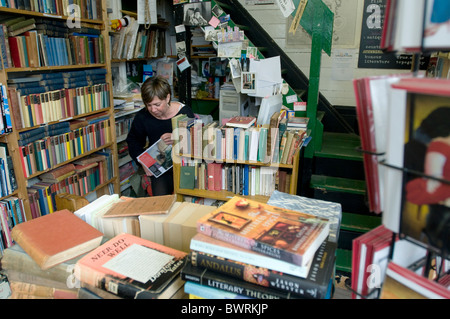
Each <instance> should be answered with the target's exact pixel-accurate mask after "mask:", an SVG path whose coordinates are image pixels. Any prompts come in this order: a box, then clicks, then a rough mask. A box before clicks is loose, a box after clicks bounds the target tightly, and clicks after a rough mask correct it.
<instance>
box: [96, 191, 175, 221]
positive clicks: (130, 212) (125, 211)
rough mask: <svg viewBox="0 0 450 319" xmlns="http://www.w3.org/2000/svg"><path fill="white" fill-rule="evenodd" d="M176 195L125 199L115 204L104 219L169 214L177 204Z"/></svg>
mask: <svg viewBox="0 0 450 319" xmlns="http://www.w3.org/2000/svg"><path fill="white" fill-rule="evenodd" d="M175 200H176V197H175V195H162V196H151V197H141V198H123V197H121V201H119V202H117V203H115V204H114V205H113V206H112V207H111V208H110V209H109V210H108V211H107V212H106V213H105V215H103V217H121V216H138V215H155V214H167V213H168V212H169V210H170V208H171V207H172V205H173V203H174V202H175Z"/></svg>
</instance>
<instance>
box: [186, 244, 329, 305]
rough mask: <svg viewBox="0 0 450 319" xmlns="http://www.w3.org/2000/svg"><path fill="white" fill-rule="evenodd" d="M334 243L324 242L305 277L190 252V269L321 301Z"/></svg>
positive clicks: (326, 288)
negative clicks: (202, 269) (203, 270)
mask: <svg viewBox="0 0 450 319" xmlns="http://www.w3.org/2000/svg"><path fill="white" fill-rule="evenodd" d="M335 253H336V243H333V242H330V241H328V240H326V241H324V242H323V243H322V245H321V246H320V248H319V249H318V250H317V252H316V254H315V256H314V259H313V260H312V261H311V264H310V265H309V266H308V267H306V268H307V270H306V273H307V275H306V276H305V277H304V278H302V277H299V276H294V275H290V274H286V273H282V272H278V271H273V270H270V269H268V268H266V267H270V266H271V265H270V264H269V263H268V264H267V265H266V267H257V266H254V265H251V264H244V263H242V262H238V261H235V260H231V259H227V258H222V257H218V256H215V255H212V254H206V253H202V252H197V251H192V253H191V262H192V265H193V266H198V267H200V268H205V269H208V270H211V271H214V272H218V273H222V274H224V275H227V276H230V277H233V278H236V279H239V280H243V281H245V282H249V283H252V284H255V285H258V286H262V287H267V288H271V289H275V290H279V291H284V292H289V293H291V294H293V295H298V296H301V297H306V298H319V299H322V298H325V296H326V294H327V290H328V286H329V283H330V279H331V276H332V273H333V271H334V260H335Z"/></svg>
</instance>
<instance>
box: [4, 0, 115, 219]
mask: <svg viewBox="0 0 450 319" xmlns="http://www.w3.org/2000/svg"><path fill="white" fill-rule="evenodd" d="M99 5H101V12H99V11H98V10H97V13H98V14H99V15H98V16H100V14H101V17H102V19H86V18H78V19H79V21H80V23H81V26H82V27H88V28H92V29H97V30H99V31H100V32H99V36H100V35H101V36H102V37H103V40H104V41H103V42H100V41H99V42H100V44H102V43H103V48H99V50H102V54H103V59H104V63H92V60H90V61H89V62H91V63H90V64H70V65H60V66H40V67H14V66H10V67H9V68H4V67H3V68H2V70H0V83H1V84H3V85H4V86H5V87H6V89H7V88H8V79H9V78H12V77H16V78H17V77H24V76H28V75H34V74H42V73H53V72H71V71H80V70H93V69H105V70H106V75H105V78H106V81H105V82H104V83H106V85H107V87H106V89H105V91H103V93H102V97H103V99H102V101H104V102H105V104H104V105H102V107H101V108H100V109H98V110H93V111H88V112H86V113H82V114H77V115H74V116H72V117H67V118H61V119H59V120H57V121H52V122H47V123H45V124H44V126H50V125H52V124H56V123H58V122H66V121H72V120H77V119H80V118H85V117H87V116H95V115H98V116H102V114H104V116H105V120H107V121H109V126H105V131H104V133H105V134H107V135H106V136H108V137H109V140H105V142H104V143H103V144H102V145H98V146H97V147H95V148H94V147H91V148H90V149H89V150H86V151H83V152H82V153H81V154H79V155H78V156H72V157H70V158H68V159H67V160H66V161H63V162H59V163H56V164H55V163H54V162H53V164H54V165H53V166H52V167H49V168H47V169H44V170H39V171H37V172H33V174H29V175H28V176H27V174H25V172H24V169H23V168H22V162H21V156H22V154H21V153H20V146H19V142H18V141H19V134H20V133H26V132H28V131H31V130H33V129H36V128H38V127H40V126H42V125H34V126H24V127H22V128H19V129H16V127H18V126H17V124H16V123H15V119H14V116H11V121H12V125H13V131H12V132H11V133H9V134H6V135H4V136H2V137H1V139H0V141H1V142H6V143H7V146H8V152H9V155H10V156H11V157H12V161H13V166H14V172H15V178H16V182H17V189H16V190H15V191H14V192H12V193H11V194H9V195H8V196H6V197H5V198H7V197H10V196H17V197H19V198H21V199H22V200H23V204H24V210H25V215H26V218H27V220H31V219H32V213H31V207H30V201H29V198H28V193H27V187H28V183H29V181H30V180H31V179H34V178H38V177H39V176H40V175H42V174H44V173H46V172H48V171H51V170H53V169H55V168H58V167H61V166H63V165H65V164H68V163H71V162H73V161H76V160H77V159H82V158H84V157H86V156H88V155H91V154H93V153H95V152H97V151H101V150H110V154H111V156H112V165H113V166H112V170H113V173H112V178H109V179H108V178H107V180H106V181H105V182H104V183H102V184H100V185H97V186H96V187H95V189H94V190H92V191H91V192H96V193H97V196H101V195H103V194H105V193H108V192H109V189H110V188H111V185H112V186H113V189H114V191H115V192H119V180H118V178H117V177H116V176H118V171H119V170H118V163H117V162H118V161H117V143H116V135H115V120H114V106H113V94H112V79H111V56H110V50H109V47H110V43H109V35H108V29H109V21H108V16H107V10H106V0H101V4H99ZM98 8H100V7H98ZM0 14H2V15H3V16H9V15H10V16H11V17H12V18H13V17H18V16H25V17H27V18H36V17H37V18H42V19H44V20H48V21H52V20H58V21H68V20H70V19H74V17H69V16H66V15H56V14H49V13H41V12H35V11H28V10H21V9H13V8H4V7H2V8H0ZM59 23H61V22H59ZM65 25H66V27H67V28H68V26H67V24H65ZM1 62H2V66H3V59H2V60H1ZM91 94H92V92H91ZM92 100H93V99H92ZM89 101H90V100H89ZM93 101H94V100H93ZM11 104H12V103H11V100H10V99H9V105H10V109H11V107H14V106H12V105H11ZM90 105H93V102H92V104H90ZM15 107H17V105H15ZM11 114H12V113H11ZM22 124H23V123H22ZM106 130H108V131H106ZM106 132H107V133H106ZM105 165H106V163H105ZM2 199H3V198H2Z"/></svg>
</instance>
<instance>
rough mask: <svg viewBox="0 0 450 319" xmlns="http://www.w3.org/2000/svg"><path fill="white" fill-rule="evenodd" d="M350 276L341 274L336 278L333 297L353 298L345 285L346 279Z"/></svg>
mask: <svg viewBox="0 0 450 319" xmlns="http://www.w3.org/2000/svg"><path fill="white" fill-rule="evenodd" d="M347 279H348V277H345V276H340V277H337V278H336V281H335V284H334V288H335V290H334V295H333V299H352V293H351V291H350V290H349V289H348V288H347V287H346V286H345V281H346V280H347Z"/></svg>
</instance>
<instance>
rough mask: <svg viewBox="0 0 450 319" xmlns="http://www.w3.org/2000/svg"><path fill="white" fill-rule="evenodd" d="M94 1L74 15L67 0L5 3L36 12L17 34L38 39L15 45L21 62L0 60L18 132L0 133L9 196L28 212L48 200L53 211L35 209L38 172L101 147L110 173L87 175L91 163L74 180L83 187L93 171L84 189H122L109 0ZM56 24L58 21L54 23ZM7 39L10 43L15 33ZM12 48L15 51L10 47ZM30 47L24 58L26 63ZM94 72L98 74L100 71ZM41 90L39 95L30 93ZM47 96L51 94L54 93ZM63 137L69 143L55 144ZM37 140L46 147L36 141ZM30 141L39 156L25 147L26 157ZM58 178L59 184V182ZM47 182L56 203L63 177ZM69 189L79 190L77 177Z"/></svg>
mask: <svg viewBox="0 0 450 319" xmlns="http://www.w3.org/2000/svg"><path fill="white" fill-rule="evenodd" d="M28 4H30V2H28ZM90 4H91V7H86V8H80V7H79V8H78V9H79V11H77V10H75V12H77V13H72V14H75V15H76V18H75V16H72V15H69V16H68V15H66V14H65V12H66V11H65V9H66V8H67V5H68V4H66V1H56V2H55V7H45V8H44V7H34V4H33V2H31V4H30V6H29V7H28V6H27V7H21V8H20V9H19V8H11V7H10V8H6V7H1V8H0V16H1V17H2V18H5V19H13V18H18V17H24V18H25V19H34V22H35V25H34V27H32V28H31V29H30V30H29V31H30V32H29V33H22V34H19V35H17V37H22V36H23V37H29V36H30V33H31V34H34V35H35V36H36V39H37V40H36V42H35V43H34V42H26V41H25V42H24V45H23V47H22V48H19V50H18V52H17V53H19V56H20V58H21V59H22V60H20V66H19V67H17V64H19V63H15V62H19V60H17V58H16V60H15V61H8V62H11V63H10V64H7V65H6V66H7V67H5V64H4V61H3V56H2V61H1V62H2V66H4V67H3V68H2V70H1V71H0V83H2V85H4V86H5V89H6V91H7V92H8V103H9V107H10V113H11V122H12V128H13V129H12V132H9V133H8V134H6V135H3V136H1V137H0V142H3V143H6V144H7V146H8V152H9V155H10V156H11V157H12V162H13V167H14V174H15V178H16V182H17V189H16V190H15V191H14V192H13V193H12V194H10V195H8V196H16V197H19V198H21V199H22V200H23V208H24V211H25V216H26V218H27V220H31V219H32V218H35V217H38V216H40V215H39V214H41V215H42V214H46V213H48V212H51V210H50V208H49V207H48V206H47V208H48V209H49V210H48V211H45V212H44V211H41V212H40V213H39V214H38V215H36V211H35V209H36V206H33V207H32V205H33V200H31V199H30V197H29V189H30V188H31V187H33V185H34V183H36V182H41V179H40V177H42V175H43V174H46V173H49V172H52V171H54V170H56V169H58V168H61V167H63V166H66V165H68V164H73V163H74V162H77V161H79V160H82V159H86V158H88V157H90V156H92V155H93V154H97V153H98V152H103V153H104V154H107V157H106V158H107V160H106V161H105V162H104V163H103V162H102V165H103V164H104V166H102V167H103V168H104V170H103V171H102V172H103V173H101V172H100V170H98V172H97V173H96V174H106V173H108V174H107V175H104V176H103V178H102V179H101V180H96V181H95V182H94V181H93V180H92V179H93V178H94V176H93V175H90V176H88V177H86V174H88V173H86V172H87V171H85V173H83V174H82V175H77V180H76V181H78V183H79V184H77V186H76V187H81V182H82V181H83V182H85V183H87V179H88V178H91V181H92V182H93V184H90V185H89V188H87V187H86V188H84V191H86V190H87V189H89V192H88V193H89V194H88V193H83V195H91V196H93V198H95V197H99V196H101V195H103V194H106V193H110V192H114V193H117V192H118V191H119V180H118V178H117V177H116V176H118V163H117V143H116V134H115V129H114V128H115V119H114V107H113V104H112V101H113V95H112V78H111V55H110V51H109V50H108V48H109V47H110V44H109V36H108V28H109V27H108V25H109V22H108V20H107V13H106V0H97V1H92V2H91V3H90ZM25 9H26V10H25ZM2 22H3V23H5V20H3V19H2ZM70 23H75V25H74V27H75V28H76V29H75V30H71V29H72V28H71V26H72V25H71V24H70ZM50 26H54V27H52V29H51V28H50ZM57 28H58V29H57ZM3 30H7V28H6V29H5V28H4V29H3ZM35 32H36V33H35ZM52 32H53V33H52ZM63 34H64V35H63ZM40 37H42V39H44V38H46V41H48V42H40V41H38V40H39V38H40ZM50 38H51V40H49V39H50ZM26 40H29V39H26ZM5 43H6V44H9V41H8V40H7V42H5ZM5 43H2V45H3V47H2V50H10V53H11V54H13V53H15V51H14V50H15V48H11V47H9V45H5ZM44 44H45V47H44ZM47 45H48V46H47ZM11 49H12V51H14V52H11ZM22 50H23V51H22ZM34 53H35V54H36V55H34ZM25 55H26V62H25V63H22V62H24V60H23V59H24V58H25ZM52 55H53V56H52ZM31 58H33V59H34V60H31ZM11 60H12V59H11ZM31 61H33V63H31ZM96 73H98V74H99V75H98V76H97V75H95V74H96ZM75 76H80V77H84V80H83V81H82V80H81V79H79V81H80V82H75V79H73V82H72V80H70V78H72V77H75ZM39 77H40V79H39V82H38V83H35V82H36V81H34V82H33V81H31V80H30V81H31V82H25V85H21V84H20V83H24V82H22V81H24V79H32V78H39ZM51 78H53V79H56V78H57V79H58V81H60V82H59V83H58V84H56V82H50V79H51ZM42 81H46V82H42ZM61 81H62V82H61ZM84 81H85V82H84ZM31 83H35V84H36V85H31ZM57 85H59V86H57ZM39 86H40V87H41V89H36V90H35V91H26V89H27V88H29V87H39ZM38 96H39V97H40V99H39V100H32V99H31V97H34V98H37V97H38ZM46 97H48V98H49V100H48V101H47V100H46V99H45V98H46ZM25 102H26V103H25ZM32 102H34V103H32ZM27 111H28V112H30V113H27ZM59 126H61V127H65V130H66V131H65V133H62V131H61V132H60V133H57V131H52V130H51V129H56V127H59ZM38 132H39V134H43V135H39V136H40V138H39V140H36V141H32V142H31V140H28V139H27V138H29V137H32V138H34V137H36V136H37V135H38ZM64 138H65V140H63V141H64V142H65V144H56V143H59V141H61V140H62V139H64ZM39 146H40V147H42V148H41V149H38V147H39ZM63 146H66V148H64V147H63ZM26 149H27V150H32V151H34V152H35V151H36V150H39V152H40V153H37V154H36V153H34V157H31V156H30V153H27V154H26V155H27V157H25V156H23V154H24V153H23V152H24V150H26ZM39 155H40V156H39ZM34 165H35V166H34ZM30 168H31V170H30ZM89 172H91V171H89ZM92 172H93V171H92ZM100 181H101V182H100ZM64 182H66V180H64ZM99 182H100V183H99ZM57 184H58V186H55V185H57ZM78 185H80V186H78ZM47 186H48V190H47V192H48V193H47V194H48V195H49V197H48V198H49V200H50V202H48V203H49V204H50V205H53V206H54V208H56V206H55V203H54V201H53V203H52V202H51V201H52V196H53V195H55V196H56V193H54V192H55V191H58V187H60V183H59V182H58V183H54V184H51V185H47ZM66 190H69V191H75V184H74V185H72V186H71V188H66ZM59 191H62V190H61V188H59Z"/></svg>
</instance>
